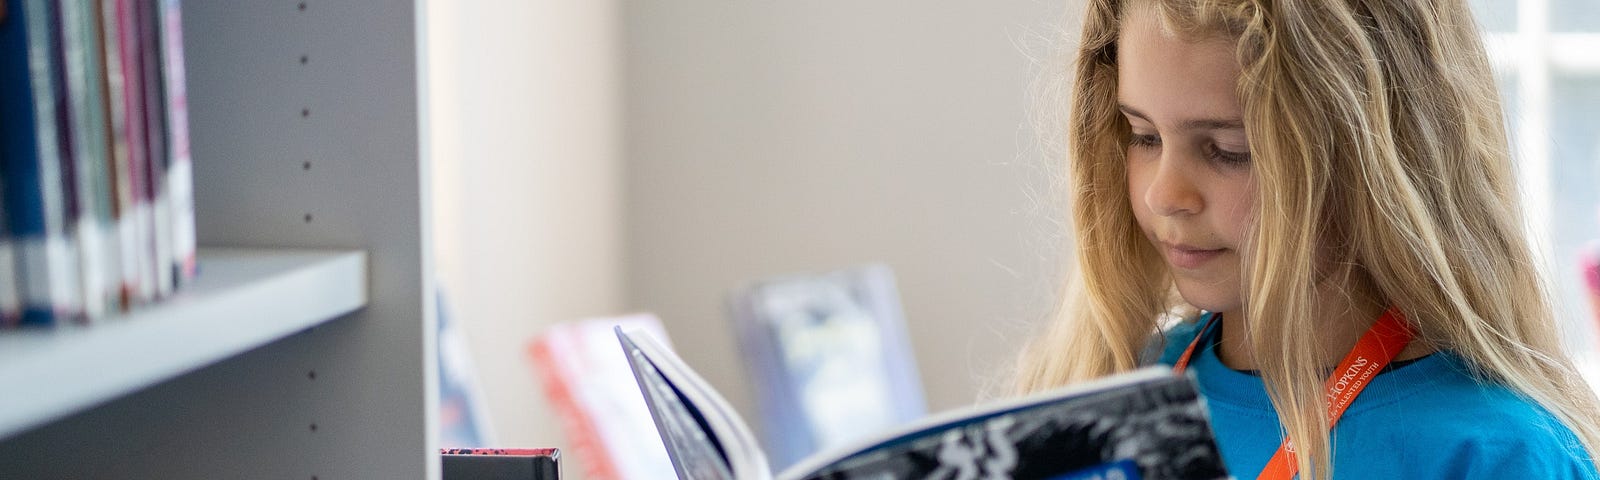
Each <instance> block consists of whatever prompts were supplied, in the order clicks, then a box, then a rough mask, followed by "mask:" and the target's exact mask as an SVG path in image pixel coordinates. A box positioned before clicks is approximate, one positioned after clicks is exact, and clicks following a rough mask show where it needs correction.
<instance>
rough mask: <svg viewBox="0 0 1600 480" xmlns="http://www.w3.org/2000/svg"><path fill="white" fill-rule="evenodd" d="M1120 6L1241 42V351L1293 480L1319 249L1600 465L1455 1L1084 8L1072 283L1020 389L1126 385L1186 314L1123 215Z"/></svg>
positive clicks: (1305, 454)
mask: <svg viewBox="0 0 1600 480" xmlns="http://www.w3.org/2000/svg"><path fill="white" fill-rule="evenodd" d="M1130 8H1148V9H1149V11H1152V12H1154V13H1155V15H1156V16H1157V18H1158V19H1159V20H1160V22H1162V24H1163V26H1164V27H1166V28H1167V29H1168V30H1169V31H1171V32H1174V33H1175V34H1177V35H1180V36H1182V37H1184V38H1190V39H1204V38H1229V39H1235V40H1236V41H1237V43H1236V54H1237V57H1238V59H1239V61H1240V65H1241V67H1242V73H1241V75H1240V77H1239V83H1238V89H1237V92H1238V95H1239V98H1240V100H1241V101H1242V103H1243V105H1244V123H1245V125H1246V129H1247V135H1248V136H1249V139H1250V150H1251V152H1252V155H1251V156H1252V158H1253V161H1252V162H1253V167H1252V168H1253V169H1254V170H1253V173H1254V175H1255V179H1256V184H1257V185H1258V191H1257V202H1258V203H1257V205H1258V207H1257V208H1258V210H1257V213H1256V215H1255V216H1256V218H1257V221H1256V225H1255V227H1254V229H1253V231H1252V232H1251V233H1250V235H1251V240H1253V241H1251V240H1247V241H1246V246H1245V248H1242V249H1241V250H1245V251H1243V252H1242V253H1243V256H1242V258H1243V265H1242V266H1241V268H1242V272H1243V282H1244V285H1242V288H1243V292H1245V293H1244V296H1245V299H1244V301H1245V313H1246V315H1247V318H1249V319H1250V321H1249V322H1248V325H1247V327H1246V337H1247V338H1249V342H1250V348H1251V349H1252V351H1253V352H1254V357H1255V358H1256V359H1258V367H1259V369H1260V373H1261V377H1262V379H1263V381H1264V383H1265V384H1266V387H1267V392H1268V394H1269V395H1270V396H1271V398H1272V402H1273V404H1274V406H1275V407H1276V408H1277V411H1278V417H1279V420H1281V422H1282V425H1283V426H1284V429H1285V431H1286V432H1285V433H1286V434H1287V436H1288V437H1289V438H1292V439H1294V440H1295V445H1296V449H1297V451H1298V455H1297V459H1298V461H1299V468H1300V472H1301V473H1300V475H1301V478H1306V479H1314V478H1327V477H1329V476H1331V474H1332V471H1331V468H1332V465H1331V458H1332V452H1331V442H1330V439H1329V433H1328V432H1329V424H1328V421H1327V419H1326V417H1325V415H1324V413H1323V412H1325V409H1326V407H1325V406H1324V402H1325V400H1324V392H1323V382H1324V376H1325V370H1324V368H1325V365H1323V364H1322V363H1321V362H1322V361H1323V359H1324V358H1326V355H1325V354H1326V352H1323V351H1322V348H1321V347H1320V346H1319V342H1318V340H1317V339H1316V338H1314V335H1307V333H1310V332H1317V331H1318V330H1319V328H1322V327H1319V326H1318V325H1316V324H1315V323H1314V321H1315V319H1316V318H1317V315H1315V313H1316V312H1313V311H1312V305H1313V297H1314V295H1315V291H1316V287H1317V282H1318V278H1319V272H1318V269H1317V265H1319V264H1321V265H1326V264H1327V262H1328V261H1329V260H1330V259H1329V258H1327V257H1328V255H1330V252H1331V255H1332V256H1333V258H1332V259H1331V261H1333V262H1336V263H1334V264H1336V265H1351V266H1353V273H1352V275H1354V278H1351V279H1349V280H1350V281H1351V282H1353V283H1354V284H1357V285H1361V286H1362V288H1363V289H1366V290H1371V292H1372V294H1373V295H1375V296H1376V297H1377V300H1378V301H1380V302H1386V303H1388V304H1390V305H1393V306H1396V307H1398V308H1399V309H1400V310H1401V311H1402V312H1404V313H1405V314H1406V316H1407V319H1408V320H1409V322H1410V323H1411V325H1412V326H1413V328H1415V329H1416V330H1417V331H1418V332H1419V334H1420V338H1421V339H1422V340H1421V341H1425V342H1427V343H1428V344H1430V345H1432V346H1434V347H1437V348H1439V349H1444V350H1449V351H1452V352H1455V353H1456V354H1458V355H1459V356H1460V357H1461V358H1463V359H1464V360H1465V361H1466V362H1468V363H1469V364H1470V365H1471V367H1473V369H1474V372H1473V374H1474V375H1475V376H1477V377H1478V378H1479V379H1480V381H1484V382H1498V383H1502V384H1504V385H1507V386H1509V387H1511V388H1513V389H1515V390H1516V391H1517V392H1520V393H1521V394H1523V395H1525V396H1526V397H1527V398H1529V399H1531V400H1532V401H1534V402H1537V403H1538V404H1539V405H1542V406H1543V407H1544V408H1545V409H1547V410H1549V411H1550V412H1551V413H1552V414H1554V415H1555V416H1556V417H1558V418H1559V419H1561V420H1562V421H1563V422H1564V423H1565V424H1566V425H1567V426H1568V427H1569V428H1571V430H1572V431H1573V433H1575V434H1576V435H1577V437H1578V438H1579V439H1581V441H1582V443H1583V445H1584V447H1586V449H1587V451H1588V452H1591V458H1594V455H1593V453H1594V452H1600V425H1597V424H1596V422H1597V420H1596V419H1600V401H1597V400H1596V398H1595V396H1594V394H1593V393H1592V390H1590V389H1589V387H1588V386H1586V384H1585V383H1584V381H1583V380H1582V378H1581V377H1580V376H1579V374H1578V373H1577V370H1576V369H1575V368H1574V367H1573V365H1572V363H1571V361H1570V360H1569V359H1568V358H1567V357H1566V356H1565V355H1564V354H1563V353H1562V351H1561V346H1560V343H1559V340H1558V336H1557V327H1556V323H1555V316H1554V313H1553V307H1552V306H1551V304H1550V301H1549V299H1548V295H1547V291H1548V287H1547V285H1546V284H1545V283H1544V279H1543V277H1542V275H1541V273H1540V268H1539V266H1538V265H1539V264H1538V260H1537V258H1536V256H1535V254H1534V253H1533V251H1532V250H1531V248H1530V246H1529V244H1528V242H1527V241H1526V235H1525V233H1524V232H1525V231H1524V229H1523V221H1522V213H1521V211H1520V207H1519V206H1518V204H1519V202H1518V195H1517V189H1516V182H1515V177H1514V175H1513V173H1512V166H1511V158H1510V153H1509V151H1508V146H1507V142H1506V137H1505V129H1504V125H1503V123H1502V122H1503V119H1502V114H1501V105H1500V102H1499V94H1498V92H1497V90H1496V88H1495V84H1494V78H1493V76H1492V74H1491V70H1490V66H1489V62H1488V60H1487V55H1486V54H1485V52H1484V48H1483V46H1482V43H1481V40H1480V38H1479V33H1478V29H1477V26H1476V24H1475V22H1474V21H1473V18H1472V15H1471V12H1470V11H1469V10H1468V7H1467V5H1466V2H1465V1H1463V0H1433V1H1428V0H1276V1H1274V0H1129V1H1123V0H1090V1H1089V2H1088V9H1087V13H1086V15H1085V17H1084V19H1083V22H1084V24H1083V29H1082V37H1081V41H1080V43H1079V44H1078V49H1077V56H1076V62H1075V65H1074V66H1073V68H1072V71H1071V73H1070V76H1071V77H1070V88H1071V92H1072V93H1071V95H1070V107H1069V110H1068V111H1067V115H1068V118H1067V119H1066V121H1067V125H1066V132H1067V138H1066V154H1067V162H1068V165H1067V177H1068V178H1067V182H1068V183H1067V187H1068V189H1069V190H1068V195H1069V196H1070V198H1069V201H1070V207H1069V208H1070V211H1071V221H1072V224H1071V225H1072V228H1073V230H1074V232H1075V238H1076V241H1077V252H1076V255H1075V257H1074V258H1073V259H1072V260H1073V261H1074V262H1075V264H1074V265H1073V270H1075V272H1074V275H1073V277H1074V278H1072V279H1071V280H1069V281H1068V282H1067V284H1066V288H1065V292H1064V294H1063V295H1062V298H1063V300H1062V303H1061V304H1060V305H1059V306H1058V313H1057V314H1056V317H1057V318H1056V319H1055V321H1053V322H1051V323H1050V324H1049V325H1048V326H1047V328H1046V329H1045V331H1044V332H1043V334H1042V335H1040V336H1038V337H1036V338H1035V340H1034V341H1033V342H1032V343H1031V344H1030V345H1029V346H1028V348H1027V349H1026V350H1025V351H1024V352H1023V354H1022V355H1021V357H1020V361H1019V362H1018V365H1017V372H1016V374H1017V387H1018V389H1019V390H1020V391H1023V392H1027V391H1035V390H1040V389H1045V388H1050V387H1054V386H1058V385H1062V384H1067V383H1071V382H1076V381H1080V380H1085V379H1090V378H1095V377H1100V376H1103V375H1107V374H1111V373H1116V372H1121V371H1126V370H1130V369H1133V368H1135V367H1137V366H1138V365H1137V363H1138V361H1139V358H1138V357H1139V354H1140V352H1141V351H1142V350H1143V349H1144V347H1145V346H1146V344H1147V342H1149V341H1150V340H1151V338H1152V335H1153V334H1154V333H1155V332H1157V331H1159V328H1160V325H1158V323H1159V322H1160V321H1161V319H1162V318H1163V317H1168V316H1170V315H1172V314H1173V312H1185V311H1188V312H1192V307H1187V306H1185V305H1183V304H1182V300H1181V299H1180V298H1178V297H1176V295H1175V293H1174V292H1175V290H1174V287H1173V284H1172V281H1171V278H1170V276H1169V274H1168V272H1167V269H1166V266H1165V263H1164V262H1163V261H1162V260H1161V257H1160V254H1159V253H1158V252H1156V251H1155V250H1154V249H1153V248H1152V247H1151V246H1150V245H1149V242H1148V241H1147V240H1146V239H1145V237H1144V235H1143V234H1142V233H1141V231H1140V229H1139V226H1138V224H1137V223H1136V221H1135V219H1134V216H1133V212H1132V210H1131V209H1130V206H1129V197H1128V184H1127V172H1126V171H1125V169H1124V168H1123V161H1122V160H1123V157H1124V155H1125V154H1126V148H1127V145H1128V140H1129V127H1128V124H1127V122H1126V120H1125V119H1124V118H1123V116H1122V115H1121V113H1120V112H1119V111H1118V107H1117V105H1118V104H1117V42H1116V41H1117V37H1118V35H1119V29H1120V28H1121V25H1122V24H1123V20H1124V18H1125V17H1126V15H1127V14H1128V9H1130ZM1180 315H1183V314H1180ZM1191 315H1192V314H1191ZM1339 353H1342V352H1339ZM1235 473H1236V474H1249V473H1251V472H1235Z"/></svg>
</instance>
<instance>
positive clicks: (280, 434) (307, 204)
mask: <svg viewBox="0 0 1600 480" xmlns="http://www.w3.org/2000/svg"><path fill="white" fill-rule="evenodd" d="M183 6H184V10H183V17H184V47H185V55H186V57H187V70H188V72H187V73H188V100H189V113H190V124H191V127H190V131H191V137H192V140H191V142H192V151H193V156H194V175H195V203H196V205H195V208H196V227H197V229H198V235H199V242H200V245H201V247H202V251H203V253H204V255H205V256H204V257H203V260H202V262H201V267H200V268H201V275H202V280H201V282H200V283H199V284H198V285H197V286H196V287H195V288H193V289H191V290H189V291H187V292H185V293H183V294H181V295H180V296H179V298H177V299H174V300H173V301H170V302H168V303H163V304H161V305H159V306H155V307H152V308H149V309H144V310H141V311H138V312H135V313H133V314H131V315H129V316H128V318H122V319H116V320H115V321H112V322H108V323H106V324H103V325H100V326H96V327H93V328H84V329H64V330H60V331H57V332H51V333H47V334H37V335H23V336H8V337H6V338H5V339H3V340H0V362H4V363H7V364H9V365H0V382H3V383H0V410H4V412H3V413H0V478H274V479H279V478H287V479H311V480H327V479H344V478H419V477H420V478H437V477H438V476H439V465H438V460H437V451H438V450H437V440H436V437H437V434H436V432H435V430H436V427H435V426H434V424H435V422H434V413H433V406H434V402H435V400H434V395H433V393H434V391H435V390H436V388H437V372H436V364H435V362H434V356H435V352H434V341H435V340H434V327H435V318H434V314H433V308H434V305H433V299H432V297H431V295H429V293H430V292H432V291H433V284H432V280H431V274H432V271H431V269H432V267H431V265H430V261H431V256H430V253H429V252H430V247H429V245H430V243H429V242H430V239H429V238H428V235H427V233H426V232H427V231H428V227H429V225H428V222H429V220H428V207H427V204H428V186H427V185H428V179H427V177H426V175H425V173H424V172H426V171H427V165H426V161H427V160H426V157H425V156H424V155H423V154H422V151H423V148H424V147H425V145H426V144H425V136H424V135H423V131H424V129H423V125H424V117H425V112H424V111H423V108H422V105H424V102H423V92H424V91H425V88H424V86H423V82H422V80H421V72H422V71H423V70H422V66H423V65H424V63H423V62H424V58H423V56H422V54H421V52H422V51H423V49H422V48H420V47H419V46H420V45H421V44H422V40H423V39H422V36H421V35H420V32H422V31H423V28H422V18H421V17H420V14H419V13H418V12H420V11H421V10H422V9H421V2H417V1H409V2H407V1H401V2H393V1H388V2H384V1H371V0H361V1H354V0H340V1H337V2H335V1H316V0H307V1H291V0H274V1H253V0H227V1H211V0H206V1H200V0H190V1H187V2H184V5H183ZM152 342H160V343H158V344H157V343H152ZM38 368H45V369H48V370H49V371H48V372H47V373H44V374H41V373H40V372H36V371H32V370H35V369H38ZM19 378H21V379H23V380H19ZM58 395H59V397H55V396H58ZM59 399H65V400H59ZM58 400H59V401H58Z"/></svg>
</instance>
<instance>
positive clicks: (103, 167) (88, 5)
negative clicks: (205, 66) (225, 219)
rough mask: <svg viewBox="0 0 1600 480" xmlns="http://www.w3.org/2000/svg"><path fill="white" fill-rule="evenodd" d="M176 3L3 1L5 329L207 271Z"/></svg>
mask: <svg viewBox="0 0 1600 480" xmlns="http://www.w3.org/2000/svg"><path fill="white" fill-rule="evenodd" d="M180 16H181V15H180V6H179V2H178V1H177V0H4V8H3V9H0V219H3V220H4V221H3V222H0V325H6V326H16V325H19V324H20V325H51V324H59V323H64V322H80V323H87V322H94V321H97V320H100V319H104V318H108V317H111V316H114V315H117V314H118V313H120V312H124V311H127V310H129V309H132V308H135V307H138V306H140V305H143V304H147V303H150V302H154V301H156V300H158V299H160V298H162V297H165V296H168V295H171V294H172V293H173V292H174V291H175V290H176V289H177V288H178V287H179V286H181V285H183V284H184V283H186V282H187V281H189V280H191V279H192V278H193V277H194V275H195V273H196V265H195V228H194V200H193V198H194V194H193V190H194V187H193V179H192V178H193V173H192V166H191V162H190V157H189V134H188V118H187V107H186V98H185V93H184V92H185V90H184V69H183V38H182V28H181V26H180V25H181V21H180Z"/></svg>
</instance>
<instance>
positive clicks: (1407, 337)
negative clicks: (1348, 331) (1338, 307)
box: [1172, 308, 1416, 480]
mask: <svg viewBox="0 0 1600 480" xmlns="http://www.w3.org/2000/svg"><path fill="white" fill-rule="evenodd" d="M1221 317H1222V314H1220V313H1219V314H1215V315H1212V316H1211V318H1210V319H1209V320H1206V324H1205V325H1204V326H1202V327H1200V334H1199V335H1195V337H1194V340H1193V341H1191V342H1189V348H1188V349H1186V350H1184V351H1183V356H1181V357H1178V362H1177V363H1176V364H1174V365H1173V367H1172V371H1173V372H1175V373H1183V371H1184V369H1186V368H1188V366H1189V357H1192V356H1194V351H1195V347H1196V346H1198V345H1200V339H1201V338H1203V337H1205V336H1206V332H1208V331H1210V330H1211V325H1212V324H1214V323H1216V322H1217V319H1218V318H1221ZM1415 337H1416V334H1415V333H1414V332H1412V331H1411V328H1410V327H1408V326H1406V322H1405V315H1402V314H1401V313H1400V311H1399V310H1396V309H1393V308H1390V309H1389V310H1388V311H1385V312H1383V316H1381V317H1378V322H1377V323H1374V324H1372V328H1370V329H1368V330H1367V333H1365V334H1362V335H1361V340H1359V341H1357V342H1356V346H1355V348H1353V349H1351V350H1350V354H1349V355H1345V357H1344V361H1342V362H1339V368H1338V369H1337V370H1334V371H1333V375H1332V376H1330V377H1328V382H1327V384H1326V388H1327V390H1328V426H1329V428H1332V427H1333V425H1334V424H1336V423H1338V422H1339V417H1341V416H1343V415H1344V411H1345V409H1347V408H1350V403H1351V402H1354V401H1355V399H1356V395H1360V394H1361V391H1362V390H1364V389H1366V388H1367V384H1368V383H1370V382H1371V381H1372V377H1374V376H1376V375H1378V372H1381V371H1383V367H1385V366H1387V365H1389V362H1391V361H1393V360H1394V357H1395V356H1396V355H1399V354H1400V351H1401V350H1405V348H1406V345H1407V344H1409V343H1411V340H1412V339H1413V338H1415ZM1298 469H1299V465H1298V464H1297V463H1295V458H1294V444H1293V443H1291V442H1289V441H1288V440H1287V439H1285V440H1284V443H1283V444H1282V445H1279V446H1278V453H1275V454H1273V455H1272V459H1271V460H1268V461H1267V466H1266V468H1263V469H1261V475H1259V476H1257V477H1256V478H1258V479H1283V480H1287V479H1289V478H1293V477H1294V475H1295V473H1296V472H1297V471H1298Z"/></svg>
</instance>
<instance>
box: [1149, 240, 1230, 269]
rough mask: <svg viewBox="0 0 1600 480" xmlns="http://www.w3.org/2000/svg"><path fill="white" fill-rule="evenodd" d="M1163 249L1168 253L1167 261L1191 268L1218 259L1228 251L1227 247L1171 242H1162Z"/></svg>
mask: <svg viewBox="0 0 1600 480" xmlns="http://www.w3.org/2000/svg"><path fill="white" fill-rule="evenodd" d="M1161 250H1162V253H1165V254H1166V256H1167V262H1169V263H1171V264H1172V266H1175V267H1178V268H1189V269H1194V268H1200V267H1201V266H1204V265H1205V264H1206V262H1209V261H1211V260H1213V259H1216V258H1217V257H1220V256H1222V254H1223V253H1224V252H1227V251H1228V249H1226V248H1216V249H1203V248H1195V247H1190V246H1187V245H1173V244H1169V243H1162V244H1161Z"/></svg>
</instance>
